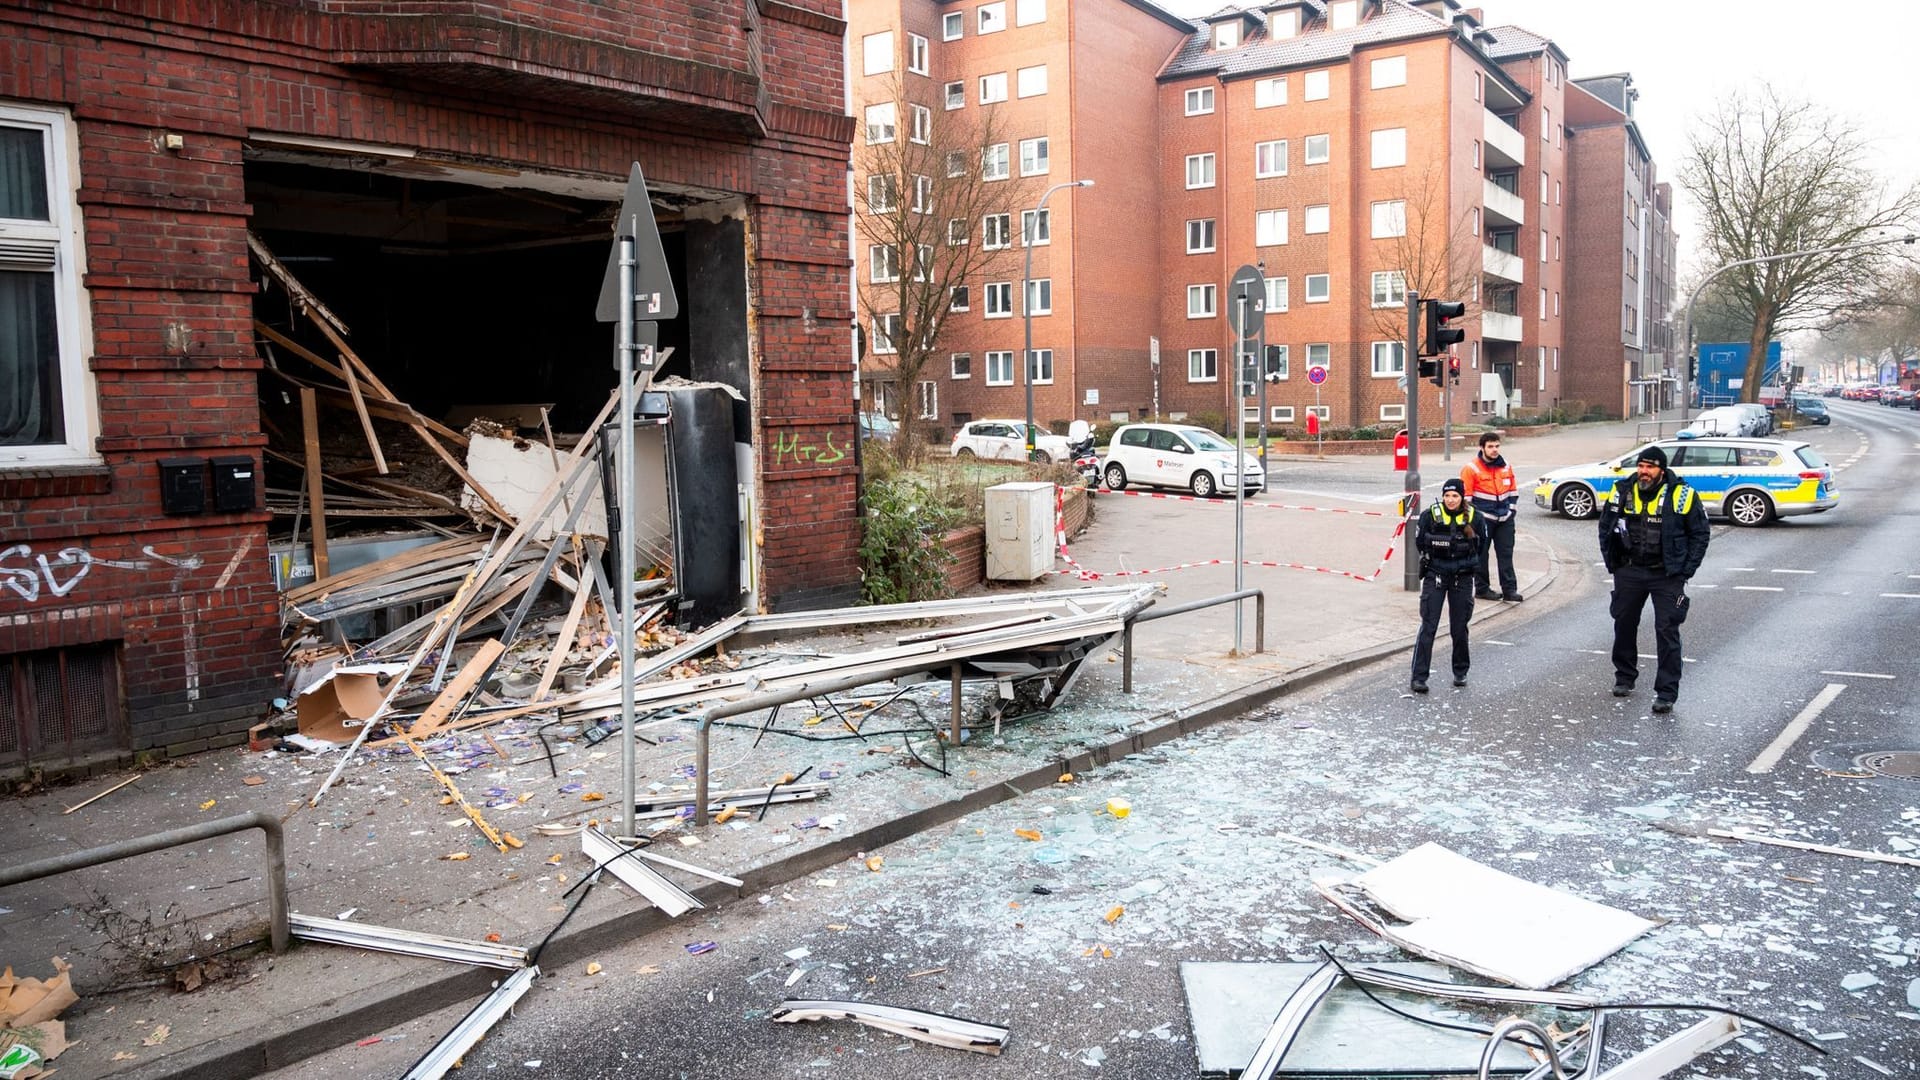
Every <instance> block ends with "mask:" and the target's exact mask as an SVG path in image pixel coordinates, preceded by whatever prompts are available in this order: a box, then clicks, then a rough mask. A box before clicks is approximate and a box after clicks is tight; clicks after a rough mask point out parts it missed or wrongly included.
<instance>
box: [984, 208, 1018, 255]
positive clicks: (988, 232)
mask: <svg viewBox="0 0 1920 1080" xmlns="http://www.w3.org/2000/svg"><path fill="white" fill-rule="evenodd" d="M980 246H981V247H982V248H984V249H985V250H987V251H999V250H1000V249H1001V248H1009V247H1012V246H1013V215H1012V214H988V215H987V216H985V217H983V218H981V219H980Z"/></svg>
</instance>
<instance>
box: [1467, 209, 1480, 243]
mask: <svg viewBox="0 0 1920 1080" xmlns="http://www.w3.org/2000/svg"><path fill="white" fill-rule="evenodd" d="M1467 235H1469V236H1479V235H1480V208H1479V207H1477V206H1469V207H1467Z"/></svg>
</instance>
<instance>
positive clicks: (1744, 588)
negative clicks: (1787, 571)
mask: <svg viewBox="0 0 1920 1080" xmlns="http://www.w3.org/2000/svg"><path fill="white" fill-rule="evenodd" d="M1733 591H1734V592H1786V591H1787V590H1785V589H1783V588H1781V587H1780V586H1778V585H1735V586H1734V587H1733Z"/></svg>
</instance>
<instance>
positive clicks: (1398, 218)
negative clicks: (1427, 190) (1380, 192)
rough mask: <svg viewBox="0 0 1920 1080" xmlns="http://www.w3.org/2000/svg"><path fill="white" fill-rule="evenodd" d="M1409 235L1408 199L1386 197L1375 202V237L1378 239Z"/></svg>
mask: <svg viewBox="0 0 1920 1080" xmlns="http://www.w3.org/2000/svg"><path fill="white" fill-rule="evenodd" d="M1405 235H1407V201H1406V200H1405V199H1386V200H1383V201H1381V202H1377V203H1374V204H1373V237H1374V239H1376V240H1379V239H1384V238H1386V237H1392V236H1405Z"/></svg>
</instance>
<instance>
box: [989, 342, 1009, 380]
mask: <svg viewBox="0 0 1920 1080" xmlns="http://www.w3.org/2000/svg"><path fill="white" fill-rule="evenodd" d="M986 361H987V385H988V386H1012V385H1013V352H1012V350H1005V351H1001V350H995V351H991V352H988V353H987V354H986Z"/></svg>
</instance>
